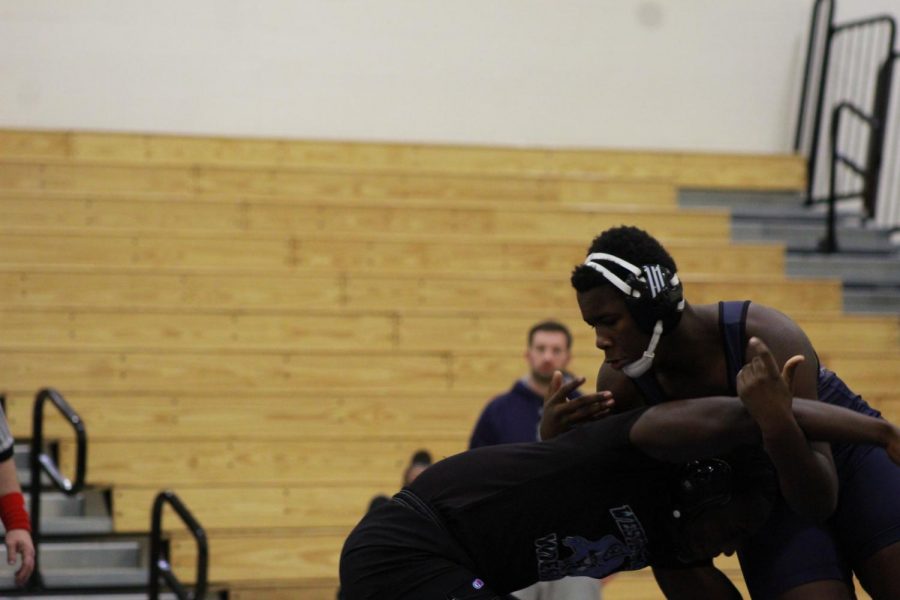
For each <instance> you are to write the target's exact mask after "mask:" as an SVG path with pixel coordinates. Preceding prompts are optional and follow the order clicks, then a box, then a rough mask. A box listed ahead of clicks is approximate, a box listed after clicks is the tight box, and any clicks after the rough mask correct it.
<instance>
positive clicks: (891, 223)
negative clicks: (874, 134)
mask: <svg viewBox="0 0 900 600" xmlns="http://www.w3.org/2000/svg"><path fill="white" fill-rule="evenodd" d="M898 64H900V49H897V50H894V52H893V53H892V54H891V56H890V59H889V62H888V63H886V65H885V69H884V71H885V76H884V77H885V81H884V83H883V84H882V85H883V86H884V88H885V90H886V92H885V94H884V96H883V97H882V98H879V99H878V100H877V101H876V111H877V112H876V114H880V115H883V122H884V131H883V132H882V137H883V140H882V148H881V149H882V156H881V162H882V166H881V173H880V177H879V178H878V180H877V181H876V186H875V199H876V203H875V206H874V207H873V209H872V212H873V214H874V219H875V223H876V225H878V227H879V228H882V229H887V230H889V231H891V232H897V231H900V77H898V76H897V68H898V67H897V65H898ZM880 104H883V106H881V105H880Z"/></svg>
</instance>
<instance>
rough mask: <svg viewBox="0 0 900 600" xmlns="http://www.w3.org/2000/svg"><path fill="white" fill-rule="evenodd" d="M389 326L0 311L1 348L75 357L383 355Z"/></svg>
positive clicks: (382, 318)
mask: <svg viewBox="0 0 900 600" xmlns="http://www.w3.org/2000/svg"><path fill="white" fill-rule="evenodd" d="M396 321H397V317H396V316H394V315H392V314H389V313H375V314H372V313H349V312H348V313H345V314H341V313H340V312H335V311H325V312H318V313H314V314H304V313H302V312H301V313H295V314H246V313H243V312H239V311H233V312H230V313H212V314H210V313H205V314H204V313H190V312H176V311H163V312H135V311H133V310H119V309H112V310H110V311H89V312H85V311H80V310H55V309H49V310H26V311H15V310H12V309H0V331H3V332H4V340H3V341H4V343H6V344H8V345H14V346H17V347H20V348H22V347H29V346H31V347H40V346H43V347H47V345H53V346H55V347H57V348H60V349H62V348H67V349H82V350H88V349H94V350H98V349H102V350H115V349H123V348H126V349H127V348H130V349H144V350H162V351H165V350H173V349H175V350H177V349H181V350H211V351H215V350H223V349H232V350H238V349H243V350H253V349H260V350H269V351H272V350H275V349H279V348H280V349H282V350H285V351H296V350H298V349H304V350H307V351H308V350H313V349H322V350H332V351H333V350H340V349H344V350H352V349H358V348H369V349H373V350H389V349H391V348H394V347H397V344H396V342H395V337H396ZM446 348H447V347H446V346H445V349H446Z"/></svg>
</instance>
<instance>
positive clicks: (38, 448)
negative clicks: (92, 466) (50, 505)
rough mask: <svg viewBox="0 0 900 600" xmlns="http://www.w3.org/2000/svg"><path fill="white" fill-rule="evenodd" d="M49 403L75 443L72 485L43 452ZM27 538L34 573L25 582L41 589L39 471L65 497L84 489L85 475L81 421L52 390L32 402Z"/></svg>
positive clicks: (85, 452) (41, 391)
mask: <svg viewBox="0 0 900 600" xmlns="http://www.w3.org/2000/svg"><path fill="white" fill-rule="evenodd" d="M47 400H50V402H52V403H53V405H54V406H55V407H56V408H57V410H59V412H61V413H62V415H63V416H64V417H65V418H66V420H67V421H68V422H69V425H71V426H72V428H73V429H74V430H75V438H76V441H77V449H76V461H75V481H74V483H73V482H72V481H70V480H69V479H67V478H66V477H64V476H63V475H62V473H60V471H59V467H57V466H56V462H55V461H54V460H53V458H52V457H51V456H50V455H48V454H46V453H44V449H43V446H44V403H45V402H46V401H47ZM29 466H30V471H31V503H30V504H31V511H30V512H31V539H32V541H33V543H34V549H35V553H34V571H33V573H32V575H31V579H30V580H29V587H32V588H40V587H43V581H42V579H41V574H40V564H39V561H40V552H39V550H38V548H39V546H40V542H41V477H42V472H46V473H47V475H49V476H50V480H51V481H52V482H53V485H54V486H55V487H56V488H57V489H59V490H60V491H62V492H63V493H64V494H66V495H67V496H73V495H75V494H77V493H78V492H79V491H81V489H82V488H83V487H84V478H85V473H86V472H87V431H86V430H85V427H84V421H82V419H81V417H80V416H79V415H78V413H77V412H75V410H74V409H73V408H72V407H71V406H69V403H68V402H66V400H65V398H63V396H62V394H60V393H59V392H58V391H56V390H54V389H52V388H44V389H42V390H40V391H39V392H38V393H37V396H35V399H34V415H33V421H32V432H31V456H30V465H29Z"/></svg>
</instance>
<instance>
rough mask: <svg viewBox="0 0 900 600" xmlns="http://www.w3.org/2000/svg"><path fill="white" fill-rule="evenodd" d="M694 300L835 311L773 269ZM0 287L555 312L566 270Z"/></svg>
mask: <svg viewBox="0 0 900 600" xmlns="http://www.w3.org/2000/svg"><path fill="white" fill-rule="evenodd" d="M683 281H684V282H685V290H686V294H687V297H688V298H689V299H690V300H691V301H692V302H695V303H698V304H702V303H705V302H715V301H717V300H719V299H720V298H751V299H753V300H754V301H756V302H761V303H763V304H768V305H771V306H779V307H782V308H783V309H784V310H787V311H802V310H826V311H828V310H838V309H839V308H840V306H841V287H840V282H839V281H837V280H819V279H815V280H801V279H791V280H778V279H776V278H774V277H742V278H728V277H725V276H720V275H716V276H705V275H687V274H686V275H685V276H684V277H683ZM0 288H2V289H4V290H5V292H6V304H7V306H8V307H18V306H29V307H39V306H40V307H66V308H74V307H119V306H129V307H132V308H152V309H173V308H174V309H178V310H181V309H183V308H185V307H193V308H197V309H201V308H203V309H241V310H244V311H252V310H285V309H292V310H298V309H304V308H336V307H345V308H350V309H359V310H396V309H403V308H433V309H444V310H474V309H479V308H493V309H500V308H503V307H516V308H519V309H526V308H533V309H541V311H542V312H544V311H546V310H550V311H556V310H558V307H566V306H571V305H572V304H571V303H572V292H571V287H570V285H569V282H568V274H567V273H566V272H564V271H560V272H559V273H558V274H556V275H553V276H549V275H546V274H541V273H535V274H527V275H526V274H521V273H515V272H513V273H508V272H496V273H491V272H473V273H439V272H438V273H434V272H428V271H424V272H419V273H415V272H410V271H395V272H389V271H380V272H378V273H372V272H366V271H361V272H349V273H348V272H339V273H336V274H328V275H323V274H317V273H307V272H302V271H298V272H296V273H294V274H292V275H291V276H285V275H284V272H283V271H280V272H279V271H275V272H262V271H254V274H251V275H248V274H244V273H242V272H240V271H237V272H233V273H228V272H225V271H212V272H202V271H199V272H185V273H179V274H169V273H167V272H166V271H165V270H160V271H146V272H135V270H132V269H125V270H122V271H115V270H111V269H110V270H108V271H106V272H95V270H93V269H90V268H87V267H86V268H84V270H83V272H76V271H74V270H73V269H67V270H65V271H64V272H54V271H52V270H50V269H47V270H42V271H38V270H37V269H36V268H31V269H27V270H20V269H14V268H8V267H3V266H0Z"/></svg>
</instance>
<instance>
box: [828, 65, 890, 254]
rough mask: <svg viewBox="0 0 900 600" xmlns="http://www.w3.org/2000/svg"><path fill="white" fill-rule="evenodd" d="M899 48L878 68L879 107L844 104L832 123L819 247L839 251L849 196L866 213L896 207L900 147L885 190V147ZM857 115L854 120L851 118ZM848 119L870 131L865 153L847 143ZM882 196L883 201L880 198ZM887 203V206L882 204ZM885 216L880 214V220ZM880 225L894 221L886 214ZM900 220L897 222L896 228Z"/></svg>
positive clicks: (866, 215) (870, 215)
mask: <svg viewBox="0 0 900 600" xmlns="http://www.w3.org/2000/svg"><path fill="white" fill-rule="evenodd" d="M895 59H896V53H895V54H893V55H892V56H891V57H889V59H888V60H886V61H885V62H884V64H883V65H882V67H881V69H880V70H879V73H878V80H877V85H876V90H875V99H874V103H873V110H872V112H871V113H867V112H865V111H864V110H862V109H861V108H860V107H859V106H856V105H854V104H851V103H849V102H841V103H840V104H838V105H837V106H836V107H835V108H834V111H833V112H832V114H831V126H830V127H829V153H830V154H829V159H830V160H829V163H828V194H827V196H826V201H827V202H828V213H827V214H828V217H827V221H826V228H825V237H824V238H823V240H822V243H821V244H820V246H819V249H820V250H822V251H824V252H836V251H837V250H838V243H837V204H838V203H839V202H841V201H844V200H861V201H862V211H861V216H862V217H863V218H865V219H874V218H876V217H878V216H880V215H879V214H878V213H882V214H883V213H884V212H885V210H884V209H885V208H888V209H889V210H893V211H894V212H896V205H897V202H898V199H897V197H896V194H897V192H898V191H900V190H897V189H896V187H897V186H896V184H895V183H893V182H894V180H895V175H896V172H897V168H898V167H900V164H897V157H898V156H900V154H897V150H896V149H894V150H893V151H891V147H890V146H888V156H889V157H890V160H889V161H888V162H887V165H888V170H889V171H890V176H889V178H888V185H887V186H886V187H885V188H884V189H886V190H887V191H886V192H880V190H881V189H882V188H881V187H880V186H881V175H882V170H883V164H884V148H885V139H886V135H887V133H888V132H889V131H890V130H891V129H896V126H894V127H891V125H892V120H891V118H890V117H891V108H892V107H891V98H892V96H893V94H892V87H893V76H894V65H895ZM851 117H852V120H851V119H850V118H851ZM848 122H854V123H858V126H859V127H865V128H866V129H867V130H868V144H867V147H866V148H865V151H864V152H861V151H860V147H859V146H858V145H857V147H855V148H853V147H851V146H850V145H849V144H846V143H844V140H845V139H846V137H847V131H848V129H849V128H848V127H845V126H844V125H846V124H847V123H848ZM879 196H882V197H883V200H879ZM879 205H882V206H879ZM876 220H879V219H876ZM880 221H881V222H880V223H879V224H880V225H881V226H884V227H886V228H889V227H890V226H891V225H892V224H891V223H890V222H889V221H888V222H885V219H880ZM896 225H897V223H896V222H894V223H893V226H894V227H896Z"/></svg>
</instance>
